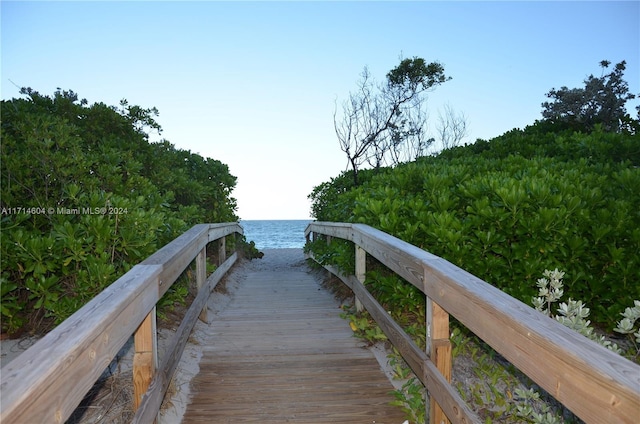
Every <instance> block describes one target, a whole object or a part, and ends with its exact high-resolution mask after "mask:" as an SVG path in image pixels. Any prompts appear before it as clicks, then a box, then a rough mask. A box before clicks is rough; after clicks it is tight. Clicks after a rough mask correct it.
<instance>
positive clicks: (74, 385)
mask: <svg viewBox="0 0 640 424" xmlns="http://www.w3.org/2000/svg"><path fill="white" fill-rule="evenodd" d="M236 231H237V232H242V228H241V227H240V226H239V225H238V224H237V223H234V224H231V225H229V224H212V225H210V224H202V225H198V226H195V227H193V228H192V229H191V230H189V231H187V232H186V233H185V234H183V235H182V236H180V237H178V239H176V240H174V241H173V242H171V243H169V244H168V245H167V246H165V247H164V248H162V249H160V250H159V251H158V252H156V254H154V255H152V256H151V257H149V258H148V259H147V260H146V261H144V262H142V263H141V264H139V265H136V266H134V267H133V268H132V269H131V270H130V271H129V272H127V273H126V274H125V275H123V276H122V277H120V278H119V279H118V280H117V281H116V282H114V283H113V284H111V285H110V286H109V287H108V288H107V289H105V290H104V291H103V292H101V293H100V294H99V295H98V296H96V297H95V298H94V299H93V300H91V301H90V302H89V303H87V304H86V305H85V306H84V307H83V308H81V309H80V310H78V311H77V312H76V313H75V314H74V315H72V316H71V317H70V318H68V319H67V320H66V321H65V322H63V323H62V324H61V325H59V326H58V327H57V328H55V329H54V330H53V331H51V332H50V333H49V334H47V335H46V336H45V337H43V338H42V339H41V340H39V341H38V342H37V343H36V344H34V346H32V347H31V348H30V349H28V350H27V351H25V352H24V353H23V354H22V355H20V356H19V357H18V358H16V359H15V360H13V361H12V362H10V363H9V364H8V365H7V366H5V367H3V368H2V370H1V372H0V378H1V381H0V396H1V398H0V401H1V403H2V410H1V411H0V421H1V422H3V423H7V424H9V423H25V422H64V420H66V419H67V418H68V417H69V416H70V415H71V413H72V412H73V411H74V409H75V408H76V407H77V405H78V404H79V403H80V402H81V400H82V399H83V397H84V395H85V394H86V392H87V391H88V390H89V389H91V387H92V386H93V384H94V383H95V381H96V380H97V379H98V378H99V377H100V375H101V374H102V372H103V371H104V369H105V368H106V367H107V366H108V365H109V363H110V362H111V360H112V359H113V358H114V356H115V355H116V354H117V352H119V350H120V349H121V348H122V346H123V345H124V344H125V343H126V341H127V340H129V338H130V337H131V335H132V334H133V333H134V331H135V330H136V328H137V327H138V326H139V324H140V323H141V322H142V321H143V319H144V318H145V316H147V314H148V313H149V312H150V311H151V310H152V309H153V308H154V307H155V304H156V303H157V301H158V300H159V298H160V297H161V296H162V294H163V293H164V292H165V291H166V290H167V289H168V288H169V286H170V285H171V284H173V282H174V281H175V278H176V277H177V276H178V275H179V274H180V273H181V272H182V271H183V270H184V267H186V266H187V265H188V264H189V263H190V262H191V260H193V256H195V253H197V251H198V250H199V249H198V248H194V245H196V246H199V247H200V248H202V247H204V246H205V245H206V243H207V242H208V238H209V237H216V235H217V234H225V235H226V234H229V233H233V232H236ZM203 235H204V236H203ZM191 254H193V256H191V257H189V256H190V255H191ZM181 267H182V268H181ZM139 359H140V358H138V362H139Z"/></svg>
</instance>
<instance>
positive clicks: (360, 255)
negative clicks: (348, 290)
mask: <svg viewBox="0 0 640 424" xmlns="http://www.w3.org/2000/svg"><path fill="white" fill-rule="evenodd" d="M366 272H367V251H366V250H364V249H363V248H362V247H360V246H358V245H357V244H356V278H357V279H358V281H360V282H361V283H362V284H364V281H365V279H366V278H365V275H366ZM363 309H364V308H363V307H362V303H360V299H358V298H357V297H356V311H358V312H361V311H362V310H363Z"/></svg>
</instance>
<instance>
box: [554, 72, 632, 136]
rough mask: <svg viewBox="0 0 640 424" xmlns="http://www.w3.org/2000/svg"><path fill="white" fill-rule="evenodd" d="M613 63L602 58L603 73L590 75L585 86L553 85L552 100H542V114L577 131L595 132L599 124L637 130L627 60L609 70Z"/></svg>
mask: <svg viewBox="0 0 640 424" xmlns="http://www.w3.org/2000/svg"><path fill="white" fill-rule="evenodd" d="M609 65H611V62H610V61H608V60H603V61H601V62H600V67H601V68H602V75H601V76H600V77H595V76H593V74H591V75H589V77H587V79H585V80H584V87H582V88H568V87H566V86H562V87H561V88H560V89H558V90H556V89H555V88H552V89H551V90H550V91H549V92H548V93H547V97H548V98H550V99H551V101H546V102H543V103H542V108H543V110H542V117H543V118H544V119H546V120H548V121H550V122H553V123H558V124H561V125H564V126H566V127H568V128H572V129H574V130H582V131H592V130H593V129H594V128H595V126H596V125H598V124H599V125H602V127H603V129H604V130H605V131H613V132H618V131H621V130H624V129H627V130H631V131H634V130H633V127H632V126H633V119H632V118H631V117H630V116H629V114H628V113H627V111H626V108H625V105H626V103H627V101H628V100H632V99H634V98H635V97H636V96H635V95H634V94H632V93H630V92H629V84H628V83H627V82H626V81H625V80H624V78H623V77H624V71H625V69H626V61H624V60H623V61H622V62H620V63H618V64H616V65H615V66H614V69H613V70H612V71H611V72H609V73H605V71H606V70H607V69H608V68H609ZM630 124H631V126H630Z"/></svg>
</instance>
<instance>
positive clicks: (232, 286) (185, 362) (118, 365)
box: [0, 249, 402, 424]
mask: <svg viewBox="0 0 640 424" xmlns="http://www.w3.org/2000/svg"><path fill="white" fill-rule="evenodd" d="M263 252H264V257H263V258H261V259H253V260H251V261H248V260H239V261H238V263H236V264H235V265H234V266H233V268H232V269H231V270H230V271H229V273H228V274H227V276H226V277H225V278H224V290H216V291H214V292H213V293H212V294H211V296H210V298H209V301H208V303H207V308H208V316H209V320H210V321H212V320H215V319H216V315H218V314H220V313H221V312H222V311H224V310H225V309H226V308H227V307H228V305H229V303H230V302H231V300H232V299H233V296H234V293H235V292H236V290H237V288H238V287H239V285H240V284H241V283H242V281H243V280H244V279H245V277H246V275H247V274H248V273H251V272H255V271H261V270H278V269H282V270H284V269H291V268H294V269H295V268H302V269H305V268H306V267H307V264H306V261H305V258H304V253H303V251H302V249H267V250H264V251H263ZM318 278H320V277H318ZM207 329H208V326H207V324H206V323H204V322H202V321H199V320H198V321H197V322H196V324H195V327H194V329H193V331H192V334H191V336H190V338H189V340H188V342H187V344H186V346H185V349H184V352H183V354H182V358H181V360H180V362H179V363H178V366H177V368H176V372H175V374H174V377H173V381H172V384H171V386H170V388H169V392H168V394H167V396H166V397H165V401H164V403H163V408H162V410H161V411H160V415H159V420H158V422H159V423H160V424H179V423H181V421H182V417H183V416H184V413H185V411H186V408H187V406H188V405H189V402H190V395H191V391H190V385H191V380H192V379H193V377H194V376H195V375H196V374H197V373H198V371H199V363H200V358H201V357H202V347H203V346H206V345H209V344H212V343H214V342H215V340H214V337H213V336H212V335H210V334H209V332H208V331H207ZM174 331H175V329H172V328H164V329H160V330H159V331H158V350H159V352H160V355H162V352H163V351H164V349H165V347H166V345H167V344H168V342H169V341H170V339H171V337H172V335H173V332H174ZM36 340H37V339H36V338H33V337H30V338H25V339H20V340H2V341H0V347H1V350H2V356H1V360H0V361H1V362H0V363H1V364H2V366H4V365H6V364H7V363H8V362H10V361H11V360H12V359H13V358H15V357H16V356H17V355H19V354H20V353H21V352H23V351H24V350H26V349H27V348H29V347H30V346H31V345H33V343H35V341H36ZM132 345H133V343H132V341H129V343H127V344H126V345H125V346H124V347H123V348H122V350H121V351H120V353H119V354H118V355H117V358H116V360H114V361H113V363H112V364H111V365H110V367H109V368H108V370H106V371H105V376H107V375H114V374H115V375H118V374H125V375H126V374H127V373H128V372H130V371H131V363H132V358H133V347H132ZM371 350H372V352H373V353H374V355H375V357H376V358H377V359H378V362H379V363H380V366H381V368H382V369H383V370H384V371H385V373H386V374H387V376H388V377H389V380H390V381H391V382H392V383H393V384H394V386H395V387H396V388H399V387H400V386H401V385H402V382H399V381H396V380H394V379H393V378H392V375H393V373H392V372H391V367H390V366H389V364H388V359H387V355H388V351H387V350H386V349H385V347H384V346H383V345H381V344H379V345H375V346H372V347H371ZM125 384H126V383H125ZM115 407H116V408H117V407H118V404H116V405H115ZM119 407H120V408H123V410H122V411H120V413H119V412H118V411H117V410H116V411H109V414H110V415H114V416H118V415H119V416H120V417H124V416H125V415H128V416H130V414H131V411H128V414H124V412H125V411H124V410H125V409H127V408H129V407H130V406H128V405H124V404H120V406H119ZM93 418H95V417H93ZM75 422H78V423H84V422H93V421H92V417H90V416H89V415H88V414H85V415H83V416H82V417H81V418H80V419H79V420H78V421H75Z"/></svg>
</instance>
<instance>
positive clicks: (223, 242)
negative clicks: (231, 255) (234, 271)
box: [217, 237, 227, 266]
mask: <svg viewBox="0 0 640 424" xmlns="http://www.w3.org/2000/svg"><path fill="white" fill-rule="evenodd" d="M226 260H227V238H226V237H222V238H219V239H218V264H217V265H218V266H220V265H222V264H223V263H224V261H226Z"/></svg>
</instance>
